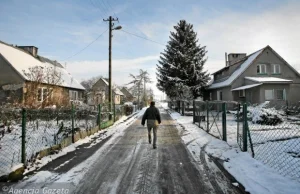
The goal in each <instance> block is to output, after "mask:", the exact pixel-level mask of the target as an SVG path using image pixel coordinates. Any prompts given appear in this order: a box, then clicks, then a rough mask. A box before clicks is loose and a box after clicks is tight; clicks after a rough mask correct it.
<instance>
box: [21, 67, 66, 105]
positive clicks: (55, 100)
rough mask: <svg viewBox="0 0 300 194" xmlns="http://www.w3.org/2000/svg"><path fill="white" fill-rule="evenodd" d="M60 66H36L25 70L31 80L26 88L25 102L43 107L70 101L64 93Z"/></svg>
mask: <svg viewBox="0 0 300 194" xmlns="http://www.w3.org/2000/svg"><path fill="white" fill-rule="evenodd" d="M57 68H58V67H56V66H53V67H42V66H34V67H31V68H29V69H28V70H27V71H26V70H23V72H24V75H25V76H26V78H27V80H28V81H29V82H26V84H25V89H24V97H23V98H24V104H25V105H26V106H28V107H35V108H43V107H45V106H48V105H62V104H66V102H67V101H68V100H67V99H66V95H64V91H63V88H62V87H60V85H62V73H61V72H60V71H59V69H57Z"/></svg>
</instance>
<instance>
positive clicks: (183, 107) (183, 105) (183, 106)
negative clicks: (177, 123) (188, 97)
mask: <svg viewBox="0 0 300 194" xmlns="http://www.w3.org/2000/svg"><path fill="white" fill-rule="evenodd" d="M184 109H185V104H184V101H182V108H181V110H182V111H181V112H182V116H184Z"/></svg>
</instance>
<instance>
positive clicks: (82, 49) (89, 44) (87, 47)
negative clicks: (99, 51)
mask: <svg viewBox="0 0 300 194" xmlns="http://www.w3.org/2000/svg"><path fill="white" fill-rule="evenodd" d="M107 30H108V29H106V30H105V31H104V32H102V33H101V34H100V35H99V36H98V37H97V38H96V39H95V40H93V41H92V42H91V43H89V44H88V45H87V46H86V47H84V48H83V49H81V50H79V51H78V52H76V53H75V54H74V55H71V56H69V57H67V58H65V59H63V60H62V61H65V60H68V59H70V58H72V57H74V56H76V55H78V54H79V53H81V52H82V51H84V50H85V49H87V48H88V47H89V46H91V45H92V44H93V43H94V42H96V41H97V40H98V39H99V38H100V37H101V36H102V35H103V34H104V33H105V32H107Z"/></svg>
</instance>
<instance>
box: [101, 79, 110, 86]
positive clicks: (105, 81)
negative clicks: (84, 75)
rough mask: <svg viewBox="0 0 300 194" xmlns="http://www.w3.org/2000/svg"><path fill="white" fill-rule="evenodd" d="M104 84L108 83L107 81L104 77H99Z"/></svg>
mask: <svg viewBox="0 0 300 194" xmlns="http://www.w3.org/2000/svg"><path fill="white" fill-rule="evenodd" d="M100 79H101V80H102V81H103V82H104V83H105V84H106V85H109V83H108V81H107V80H106V79H104V78H100Z"/></svg>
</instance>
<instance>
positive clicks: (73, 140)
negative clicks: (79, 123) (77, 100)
mask: <svg viewBox="0 0 300 194" xmlns="http://www.w3.org/2000/svg"><path fill="white" fill-rule="evenodd" d="M71 115H72V143H75V137H74V117H75V112H74V103H73V102H72V111H71Z"/></svg>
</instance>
